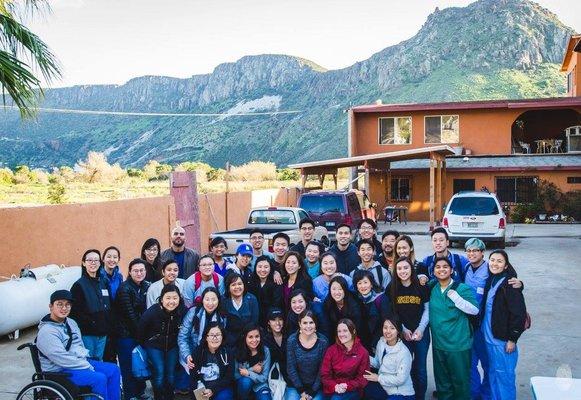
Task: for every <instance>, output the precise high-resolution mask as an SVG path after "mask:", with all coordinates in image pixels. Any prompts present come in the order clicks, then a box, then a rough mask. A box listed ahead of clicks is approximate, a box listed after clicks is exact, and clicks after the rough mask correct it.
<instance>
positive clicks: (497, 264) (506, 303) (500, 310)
mask: <svg viewBox="0 0 581 400" xmlns="http://www.w3.org/2000/svg"><path fill="white" fill-rule="evenodd" d="M488 269H489V272H490V277H489V279H488V281H487V283H486V287H485V290H484V296H483V299H484V300H483V303H482V304H483V307H482V308H481V317H482V325H481V330H482V335H483V337H484V341H485V343H486V350H487V355H488V364H489V365H488V379H489V382H490V389H491V398H492V399H494V400H515V399H516V365H517V362H518V348H517V346H516V343H517V340H518V339H519V337H520V335H521V334H522V333H523V331H524V330H525V321H526V315H527V311H526V305H525V301H524V297H523V294H522V290H520V289H515V288H514V287H512V286H511V285H510V283H509V279H510V278H513V277H516V271H515V270H514V268H513V267H512V265H510V262H509V260H508V255H507V254H506V252H505V251H504V250H494V251H493V252H492V253H491V254H490V256H489V258H488Z"/></svg>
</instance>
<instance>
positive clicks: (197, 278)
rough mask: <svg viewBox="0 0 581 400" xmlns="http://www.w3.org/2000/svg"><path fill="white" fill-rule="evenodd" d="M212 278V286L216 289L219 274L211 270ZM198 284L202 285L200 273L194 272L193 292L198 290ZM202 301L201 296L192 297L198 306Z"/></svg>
mask: <svg viewBox="0 0 581 400" xmlns="http://www.w3.org/2000/svg"><path fill="white" fill-rule="evenodd" d="M212 280H213V281H214V287H215V288H216V289H218V284H219V283H220V276H219V275H218V274H217V273H215V272H212ZM200 286H202V274H201V273H200V274H198V273H196V274H194V293H196V292H197V291H198V289H199V288H200ZM201 303H202V296H201V295H199V296H196V298H195V299H194V305H196V306H198V305H200V304H201Z"/></svg>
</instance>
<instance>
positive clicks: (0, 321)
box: [0, 265, 81, 335]
mask: <svg viewBox="0 0 581 400" xmlns="http://www.w3.org/2000/svg"><path fill="white" fill-rule="evenodd" d="M29 272H32V274H27V276H25V277H21V278H13V279H11V280H9V281H6V282H0V310H1V313H2V316H1V317H0V335H6V334H9V333H12V332H14V331H16V330H18V329H23V328H27V327H29V326H32V325H36V324H38V322H39V321H40V319H41V318H42V317H44V316H45V315H46V314H48V313H49V310H48V305H49V303H50V295H51V294H52V292H54V291H55V290H59V289H67V290H70V288H71V286H73V283H75V281H76V280H77V279H79V278H80V277H81V267H59V266H58V265H46V266H43V267H38V268H31V269H30V270H29ZM31 275H33V276H31Z"/></svg>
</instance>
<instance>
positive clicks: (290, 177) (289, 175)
mask: <svg viewBox="0 0 581 400" xmlns="http://www.w3.org/2000/svg"><path fill="white" fill-rule="evenodd" d="M276 176H277V179H278V180H279V181H298V180H299V179H300V177H301V174H300V173H299V171H298V170H296V169H292V168H282V169H279V170H277V171H276Z"/></svg>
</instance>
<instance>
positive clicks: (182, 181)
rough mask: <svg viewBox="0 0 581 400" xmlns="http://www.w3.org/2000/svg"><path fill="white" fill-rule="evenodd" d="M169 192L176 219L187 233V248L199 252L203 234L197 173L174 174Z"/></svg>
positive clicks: (182, 172) (171, 177)
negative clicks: (201, 231)
mask: <svg viewBox="0 0 581 400" xmlns="http://www.w3.org/2000/svg"><path fill="white" fill-rule="evenodd" d="M169 191H170V194H171V195H172V196H173V198H174V203H175V213H176V218H177V220H178V221H179V225H180V226H181V227H182V228H184V230H185V231H186V246H187V247H190V248H193V249H194V250H196V251H198V252H199V251H200V250H201V238H200V235H201V233H200V210H199V208H198V187H197V181H196V173H195V172H187V171H178V172H172V173H171V176H170V189H169Z"/></svg>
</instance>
